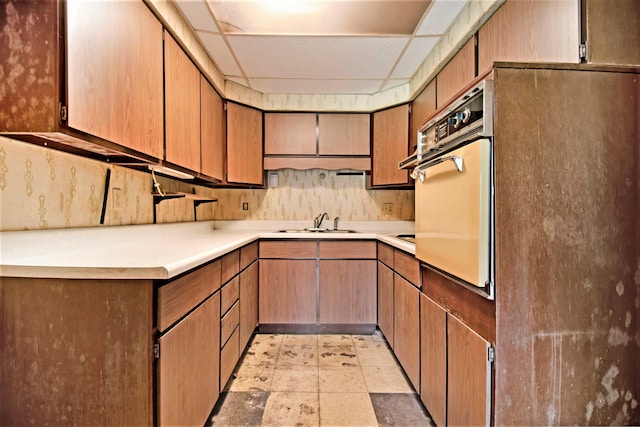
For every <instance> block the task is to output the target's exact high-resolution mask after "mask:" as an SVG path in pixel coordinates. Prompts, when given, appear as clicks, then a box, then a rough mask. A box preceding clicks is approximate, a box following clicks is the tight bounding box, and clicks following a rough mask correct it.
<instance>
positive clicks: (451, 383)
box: [420, 294, 492, 426]
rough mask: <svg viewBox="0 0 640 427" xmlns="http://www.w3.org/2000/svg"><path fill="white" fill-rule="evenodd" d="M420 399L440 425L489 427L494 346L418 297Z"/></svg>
mask: <svg viewBox="0 0 640 427" xmlns="http://www.w3.org/2000/svg"><path fill="white" fill-rule="evenodd" d="M420 334H421V339H420V347H421V352H420V354H421V357H420V364H421V374H420V375H421V384H420V398H421V399H422V402H423V403H424V405H425V407H426V408H427V410H428V411H429V413H430V414H431V417H432V419H433V421H434V422H435V423H436V424H437V425H455V426H457V425H489V424H490V420H491V377H492V373H491V362H490V360H489V358H488V353H489V349H490V347H491V344H490V343H489V342H488V341H487V340H485V339H484V338H482V337H481V336H480V335H478V334H477V333H475V332H474V331H473V330H472V329H471V328H469V327H468V326H466V325H465V324H464V323H462V322H461V321H460V320H458V319H457V318H456V317H455V316H453V315H451V314H449V313H447V311H445V310H444V309H443V308H442V307H440V306H439V305H438V304H436V303H435V302H433V301H432V300H431V299H430V298H429V297H427V296H426V295H424V294H421V295H420Z"/></svg>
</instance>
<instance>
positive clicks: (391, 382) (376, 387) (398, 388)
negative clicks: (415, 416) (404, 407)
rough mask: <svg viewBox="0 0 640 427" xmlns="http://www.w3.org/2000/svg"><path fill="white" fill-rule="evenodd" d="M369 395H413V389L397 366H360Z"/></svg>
mask: <svg viewBox="0 0 640 427" xmlns="http://www.w3.org/2000/svg"><path fill="white" fill-rule="evenodd" d="M362 375H364V381H365V382H366V383H367V389H368V390H369V393H413V388H412V387H411V385H409V381H408V380H407V379H406V378H405V376H404V374H403V373H402V370H401V369H400V367H397V366H395V367H394V366H362Z"/></svg>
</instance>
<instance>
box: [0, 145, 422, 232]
mask: <svg viewBox="0 0 640 427" xmlns="http://www.w3.org/2000/svg"><path fill="white" fill-rule="evenodd" d="M107 169H110V170H111V177H110V185H109V193H108V198H107V204H106V210H105V221H104V224H105V225H129V224H151V223H153V218H154V203H153V197H152V195H151V193H152V190H153V183H152V178H151V175H150V174H149V173H146V172H141V171H137V170H133V169H129V168H124V167H120V166H114V165H109V164H106V163H103V162H99V161H95V160H91V159H86V158H83V157H78V156H75V155H71V154H67V153H64V152H60V151H55V150H51V149H48V148H44V147H39V146H36V145H31V144H27V143H24V142H20V141H15V140H12V139H9V138H5V137H0V231H9V230H33V229H49V228H71V227H90V226H99V225H100V214H101V211H102V201H103V194H104V187H105V176H106V172H107ZM277 173H278V176H279V186H278V187H277V188H269V189H265V190H248V189H247V190H244V189H222V188H217V189H211V188H207V187H202V186H197V185H190V184H188V183H184V182H181V181H175V180H171V179H168V178H164V177H157V180H158V183H159V184H160V188H161V189H162V191H164V192H176V191H181V192H186V193H196V194H198V195H202V196H206V197H211V198H217V199H218V202H216V203H205V204H201V205H200V206H198V208H197V210H196V211H195V212H194V207H193V201H191V200H188V199H170V200H164V201H162V202H160V203H159V204H157V205H156V206H155V215H156V222H157V223H168V222H183V221H193V220H194V219H196V218H197V219H198V220H212V219H220V220H239V219H252V220H302V221H304V220H312V219H313V217H315V216H316V215H318V214H319V213H320V212H325V211H326V212H327V213H329V215H330V216H331V218H334V217H336V216H339V217H340V218H341V219H342V220H345V221H368V220H377V221H384V220H413V219H414V200H413V198H414V192H413V191H412V190H403V191H392V190H366V188H365V181H364V180H365V178H364V176H363V175H357V176H353V175H346V176H339V175H337V173H336V172H330V171H322V170H312V171H294V170H289V169H287V170H281V171H278V172H277ZM243 202H247V203H248V210H246V211H243V210H242V203H243ZM386 203H390V204H391V205H390V206H387V207H388V208H390V210H391V212H390V213H385V214H382V211H383V204H386ZM387 211H388V210H387Z"/></svg>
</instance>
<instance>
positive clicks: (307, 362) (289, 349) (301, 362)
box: [276, 345, 318, 368]
mask: <svg viewBox="0 0 640 427" xmlns="http://www.w3.org/2000/svg"><path fill="white" fill-rule="evenodd" d="M317 365H318V349H317V347H315V346H314V347H312V346H309V345H283V346H282V347H281V348H280V352H279V353H278V361H277V364H276V367H278V368H280V367H283V366H317Z"/></svg>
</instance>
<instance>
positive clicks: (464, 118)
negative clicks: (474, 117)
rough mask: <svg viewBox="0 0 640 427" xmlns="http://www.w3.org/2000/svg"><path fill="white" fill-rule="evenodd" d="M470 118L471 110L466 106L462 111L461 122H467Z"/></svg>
mask: <svg viewBox="0 0 640 427" xmlns="http://www.w3.org/2000/svg"><path fill="white" fill-rule="evenodd" d="M470 118H471V110H470V109H468V108H465V109H464V110H463V111H462V123H467V122H468V121H469V119H470Z"/></svg>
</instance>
